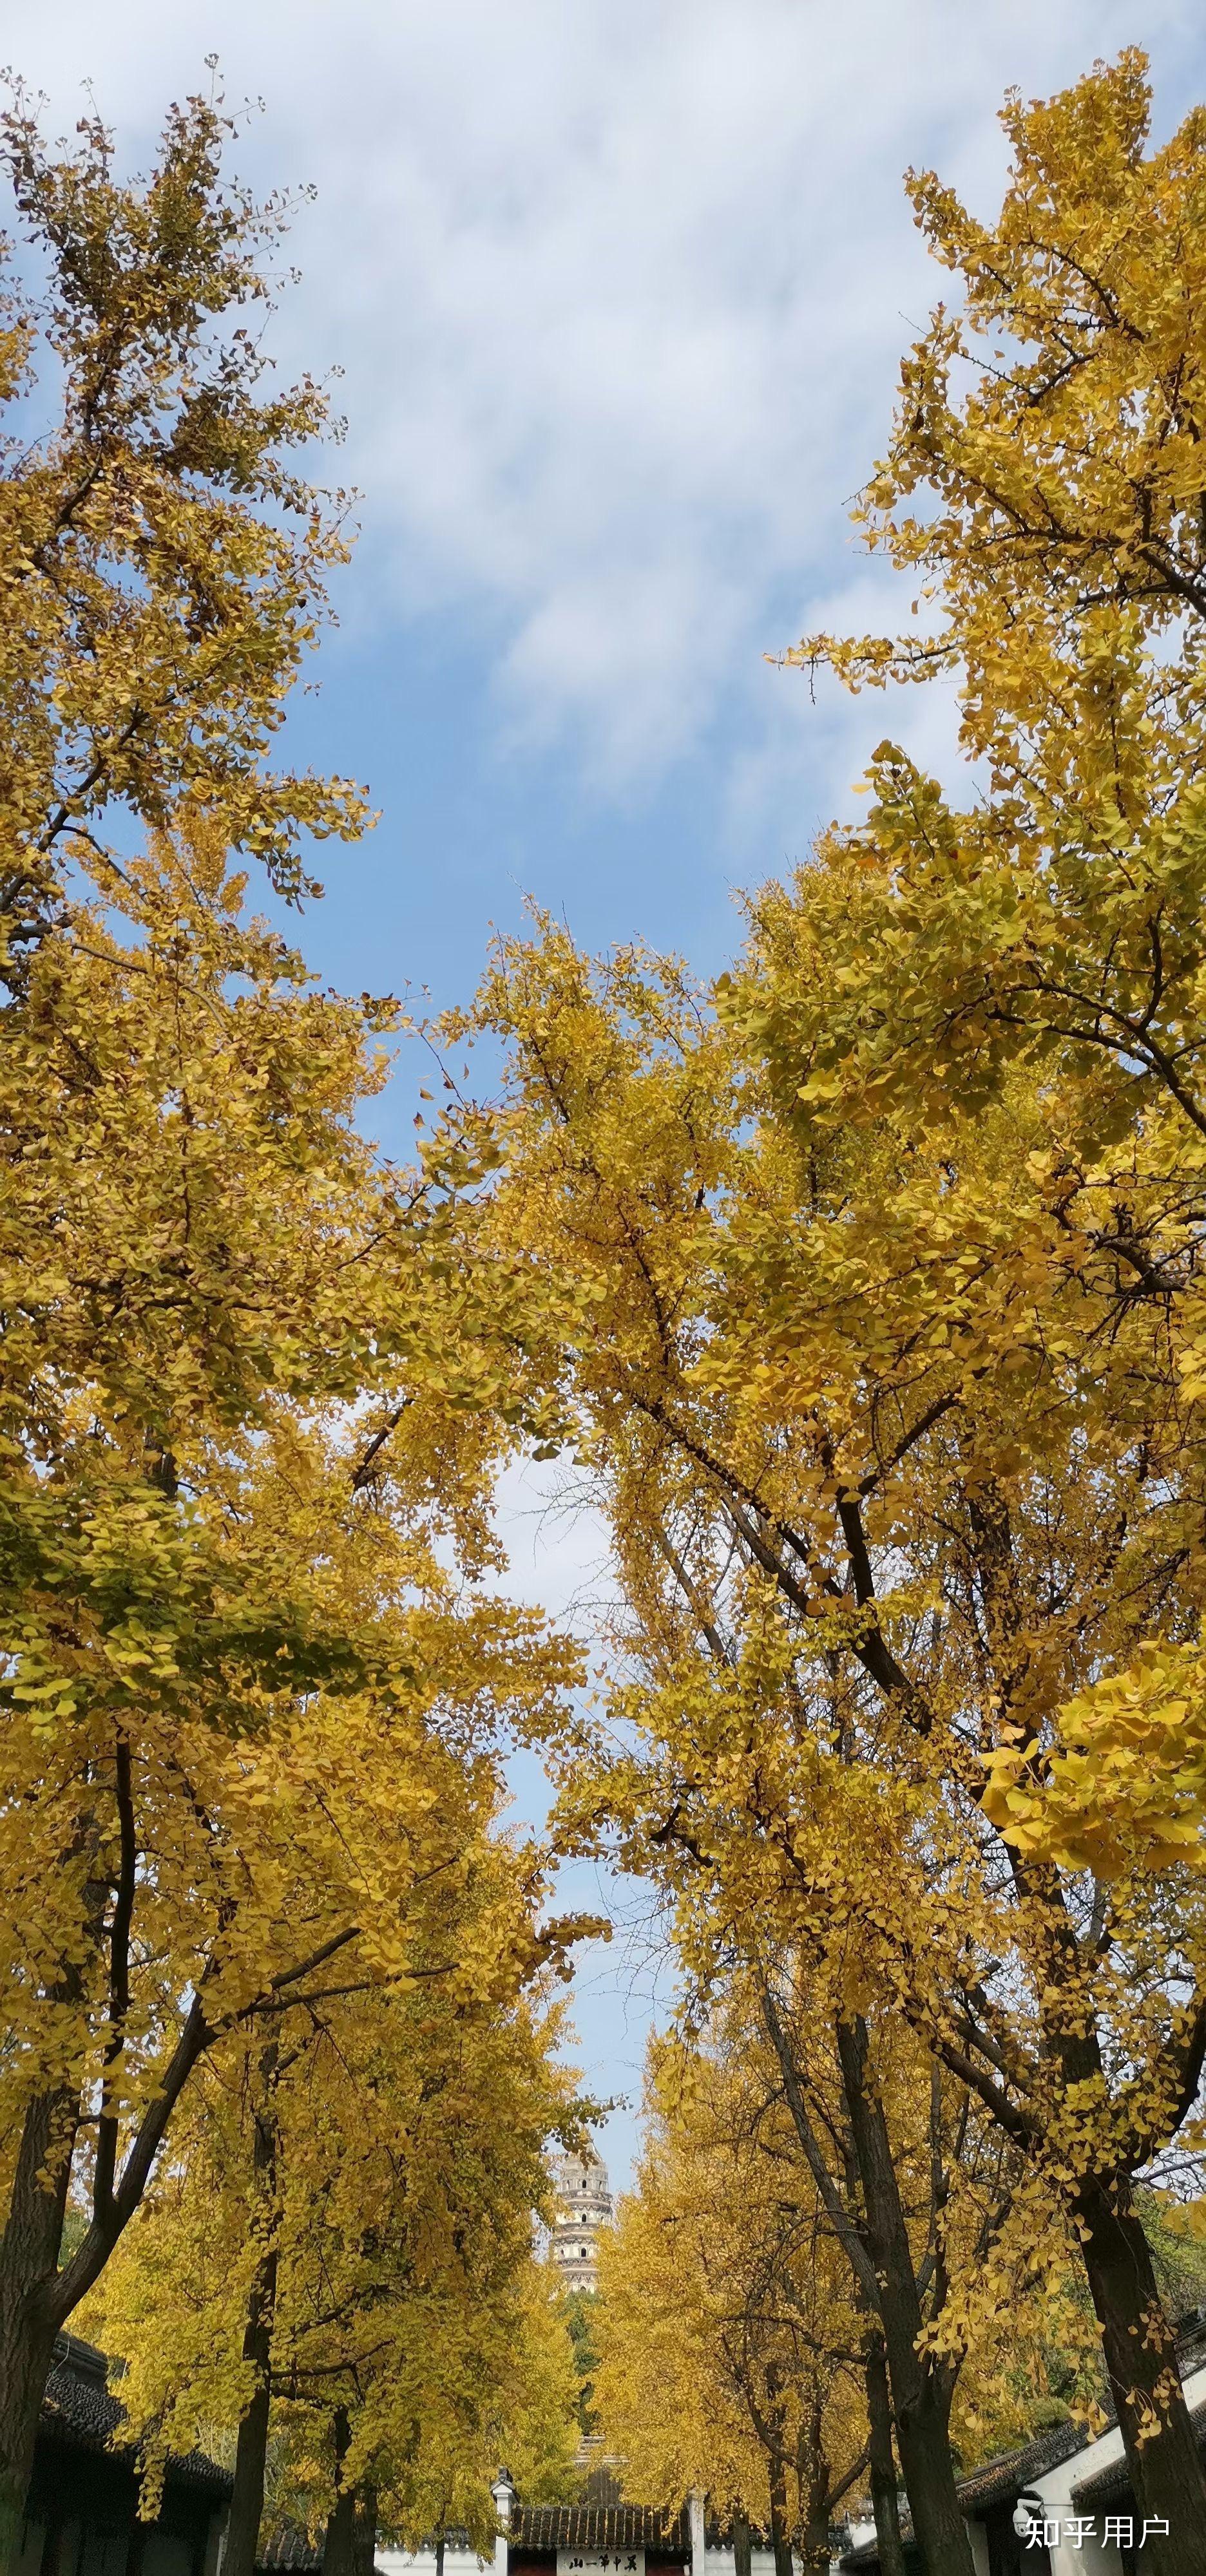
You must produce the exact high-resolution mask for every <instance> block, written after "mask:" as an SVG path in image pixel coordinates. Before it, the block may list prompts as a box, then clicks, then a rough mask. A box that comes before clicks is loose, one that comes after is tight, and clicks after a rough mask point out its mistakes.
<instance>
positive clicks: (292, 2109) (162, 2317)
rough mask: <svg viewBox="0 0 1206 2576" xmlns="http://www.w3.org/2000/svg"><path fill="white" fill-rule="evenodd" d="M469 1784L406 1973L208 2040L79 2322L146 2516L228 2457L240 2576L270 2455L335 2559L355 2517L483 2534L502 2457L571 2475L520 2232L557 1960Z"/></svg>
mask: <svg viewBox="0 0 1206 2576" xmlns="http://www.w3.org/2000/svg"><path fill="white" fill-rule="evenodd" d="M478 1790H479V1795H481V1794H483V1793H484V1805H483V1806H482V1808H481V1809H480V1811H479V1813H478V1814H477V1816H476V1817H475V1816H474V1814H473V1810H472V1806H470V1807H469V1808H468V1809H466V1806H465V1801H464V1793H463V1789H462V1791H461V1794H460V1798H459V1800H458V1795H457V1782H456V1780H455V1778H453V1779H452V1780H451V1781H450V1782H449V1784H448V1792H449V1803H450V1804H452V1805H453V1806H454V1808H455V1811H456V1814H457V1818H458V1823H459V1830H460V1832H461V1834H462V1835H463V1836H465V1837H466V1838H465V1839H464V1840H463V1841H462V1842H461V1844H460V1846H459V1848H458V1846H457V1842H456V1839H455V1835H456V1827H452V1829H451V1830H450V1826H449V1822H448V1821H447V1820H446V1819H445V1817H444V1815H443V1813H442V1812H441V1815H440V1821H439V1825H438V1828H437V1827H436V1826H435V1822H434V1819H433V1827H432V1834H431V1842H430V1847H429V1850H428V1854H427V1857H426V1864H425V1867H424V1868H423V1869H422V1870H421V1871H420V1872H419V1874H418V1876H417V1877H416V1880H415V1882H414V1885H413V1890H412V1895H411V1900H410V1905H409V1908H408V1921H407V1931H408V1936H409V1941H410V1964H409V1969H408V1973H407V1977H406V1978H396V1979H393V1980H391V1981H390V1982H388V1983H383V1982H377V1983H375V1984H373V1985H371V1986H369V1985H365V1984H364V1983H363V1982H362V1983H361V1987H360V1991H358V1992H351V1993H349V1992H346V1991H345V1992H344V1993H342V1994H341V1993H339V1992H338V1991H336V1992H335V1993H334V1994H332V1995H331V1996H329V1997H328V1998H326V1999H320V2000H317V2001H315V2002H313V2003H308V2004H307V2005H305V2006H304V2007H303V2008H300V2009H293V2010H290V2011H289V2012H288V2013H285V2014H282V2015H280V2016H278V2017H277V2020H276V2022H275V2023H274V2025H273V2026H272V2029H271V2030H270V2031H269V2032H267V2033H266V2032H265V2031H264V2030H263V2028H261V2029H259V2030H256V2029H255V2027H254V2026H248V2027H246V2028H245V2029H244V2030H242V2031H239V2032H236V2033H232V2034H231V2035H230V2037H229V2038H228V2039H227V2040H226V2041H225V2043H219V2045H218V2046H217V2047H216V2048H215V2049H214V2050H213V2051H212V2052H211V2054H210V2057H209V2059H208V2062H207V2064H206V2067H205V2069H204V2073H203V2078H202V2081H201V2082H200V2084H199V2085H198V2086H197V2087H195V2088H194V2090H193V2093H192V2095H191V2096H190V2097H189V2100H188V2102H187V2104H186V2105H185V2106H184V2117H183V2120H182V2122H181V2123H180V2124H178V2125H177V2127H176V2129H175V2130H174V2131H173V2135H172V2141H171V2152H170V2156H169V2159H168V2161H167V2162H166V2164H165V2166H164V2169H163V2172H162V2174H161V2176H160V2177H159V2179H158V2181H157V2182H156V2184H155V2185H154V2186H153V2188H152V2191H151V2193H150V2195H149V2196H148V2199H147V2201H146V2203H145V2204H144V2207H143V2210H142V2212H141V2213H140V2215H139V2217H138V2219H137V2220H136V2221H135V2223H134V2224H133V2225H132V2226H131V2228H130V2229H129V2230H128V2231H127V2234H126V2236H125V2238H124V2239H123V2242H122V2246H121V2248H120V2251H119V2252H118V2254H117V2256H116V2257H115V2260H114V2261H113V2263H111V2264H110V2266H109V2267H108V2269H107V2271H106V2273H105V2275H104V2277H103V2279H102V2281H101V2283H100V2284H99V2286H98V2290H97V2292H96V2293H95V2295H94V2298H93V2300H92V2302H91V2303H90V2304H89V2305H88V2306H86V2308H85V2311H84V2316H85V2321H86V2322H87V2323H88V2324H89V2325H90V2326H91V2327H92V2328H93V2329H94V2330H95V2331H96V2333H97V2334H98V2337H99V2338H100V2339H101V2340H102V2341H103V2342H104V2343H105V2346H106V2348H107V2349H108V2350H110V2351H111V2352H114V2353H117V2354H120V2355H121V2356H122V2358H123V2360H124V2362H125V2364H126V2369H125V2375H124V2377H123V2382H122V2397H123V2403H124V2404H125V2407H126V2411H127V2420H128V2422H129V2425H130V2428H131V2430H132V2431H133V2432H134V2433H135V2434H136V2435H139V2434H141V2436H142V2438H143V2451H144V2481H143V2507H142V2509H143V2511H144V2513H145V2512H148V2511H152V2510H153V2509H154V2505H155V2501H156V2491H157V2481H156V2479H155V2475H154V2472H155V2469H156V2467H157V2465H158V2464H159V2463H160V2462H161V2461H162V2459H163V2457H164V2456H165V2453H166V2451H167V2450H168V2449H169V2448H175V2449H178V2450H182V2451H186V2452H187V2451H188V2450H190V2449H192V2448H193V2447H194V2445H195V2444H197V2443H198V2442H205V2441H209V2442H211V2443H212V2441H213V2440H214V2438H215V2428H218V2430H219V2432H220V2431H221V2430H223V2429H224V2431H225V2435H226V2438H227V2440H233V2441H234V2493H233V2497H232V2502H231V2509H230V2516H229V2521H228V2526H227V2533H226V2543H225V2552H224V2563H225V2564H227V2565H229V2566H230V2567H231V2569H232V2570H233V2571H234V2576H247V2571H249V2570H253V2569H254V2567H255V2565H256V2563H257V2559H258V2556H259V2554H260V2552H259V2547H258V2545H257V2544H258V2542H259V2535H260V2524H261V2517H262V2512H263V2507H264V2492H265V2476H266V2471H267V2470H268V2469H269V2465H270V2463H272V2462H275V2470H274V2473H273V2476H272V2488H273V2508H272V2509H273V2510H275V2511H276V2512H277V2513H278V2514H279V2512H280V2510H281V2509H282V2506H283V2505H286V2504H287V2505H291V2506H292V2509H293V2514H294V2518H295V2519H300V2520H302V2521H305V2522H308V2523H309V2524H311V2525H312V2526H313V2525H314V2524H315V2523H316V2522H324V2523H326V2525H327V2543H326V2552H325V2557H324V2564H326V2565H328V2566H330V2567H334V2566H336V2565H338V2564H341V2563H346V2560H347V2557H348V2552H349V2547H350V2542H351V2538H352V2533H353V2530H354V2527H355V2518H356V2513H357V2510H358V2509H359V2510H360V2512H361V2513H362V2514H366V2515H367V2516H368V2518H369V2520H370V2522H371V2523H373V2524H381V2525H383V2526H384V2527H386V2528H389V2529H391V2530H393V2531H398V2532H404V2533H405V2534H406V2535H407V2536H408V2538H410V2539H411V2540H412V2541H415V2542H417V2541H418V2539H419V2538H420V2537H421V2536H422V2534H423V2532H424V2531H426V2530H428V2529H430V2528H435V2527H437V2526H438V2525H440V2524H441V2523H446V2522H448V2521H450V2520H451V2521H455V2522H456V2523H457V2524H459V2525H465V2524H467V2525H468V2526H469V2527H470V2528H472V2529H473V2530H474V2531H475V2532H476V2533H477V2534H478V2535H479V2537H484V2536H485V2535H486V2534H487V2533H488V2532H489V2530H490V2529H492V2523H493V2516H492V2507H491V2504H490V2497H489V2482H490V2479H491V2477H492V2476H493V2475H494V2473H495V2471H496V2469H497V2464H498V2460H499V2458H500V2457H504V2456H505V2457H507V2458H508V2459H509V2460H511V2461H512V2463H513V2466H514V2468H515V2469H516V2470H517V2471H519V2472H522V2473H523V2475H524V2483H525V2492H530V2493H534V2494H535V2493H539V2492H540V2491H541V2489H542V2488H543V2489H544V2490H546V2491H547V2490H548V2489H549V2488H550V2486H551V2487H552V2489H553V2490H554V2491H555V2490H556V2488H557V2486H558V2483H559V2481H560V2483H561V2484H562V2485H563V2484H564V2481H565V2478H566V2476H567V2475H568V2473H569V2472H570V2468H571V2463H572V2457H573V2452H574V2449H575V2447H576V2438H577V2420H576V2409H575V2402H574V2401H575V2397H576V2386H577V2383H576V2375H575V2372H574V2368H573V2359H572V2354H571V2351H570V2346H569V2339H568V2335H567V2333H566V2329H565V2325H564V2320H563V2319H562V2317H561V2315H560V2310H559V2304H558V2301H557V2297H556V2291H555V2286H554V2284H553V2283H552V2282H551V2281H549V2279H548V2278H547V2276H546V2274H545V2273H544V2272H543V2270H542V2268H541V2266H540V2265H539V2264H538V2263H537V2262H536V2260H535V2258H534V2253H533V2216H534V2212H535V2211H536V2210H538V2209H540V2208H541V2207H542V2206H543V2204H544V2201H545V2199H546V2197H547V2193H548V2186H549V2177H548V2168H547V2165H546V2164H545V2162H544V2156H543V2149H544V2145H545V2142H546V2139H547V2138H548V2137H549V2135H550V2133H552V2132H555V2131H557V2130H558V2129H559V2128H560V2129H562V2130H564V2129H565V2128H566V2126H567V2123H568V2122H569V2121H570V2119H571V2118H572V2117H573V2116H574V2114H575V2111H576V2106H575V2105H574V2104H573V2102H572V2100H571V2096H570V2091H569V2082H568V2078H567V2077H566V2075H565V2074H564V2072H563V2071H562V2070H561V2069H559V2068H557V2067H555V2066H554V2064H553V2061H552V2057H551V2053H550V2052H551V2048H552V2045H553V2043H554V2041H555V2038H556V2017H555V2013H554V2014H553V2016H552V2018H550V2012H549V2004H548V1995H547V1984H548V1971H547V1968H545V1967H544V1966H543V1963H542V1959H541V1955H540V1953H539V1952H538V1951H537V1952H536V1953H535V1954H534V1955H532V1954H526V1953H525V1952H524V1950H523V1948H522V1947H517V1945H516V1942H515V1927H516V1921H517V1919H518V1920H522V1919H523V1916H522V1901H520V1902H518V1903H517V1890H516V1886H515V1881H516V1880H517V1879H518V1880H519V1882H520V1887H521V1888H522V1880H523V1875H524V1872H525V1869H530V1866H531V1858H530V1855H529V1856H527V1859H526V1860H525V1855H524V1853H523V1852H522V1851H521V1850H517V1849H515V1848H514V1847H512V1846H511V1845H509V1844H507V1843H505V1842H500V1841H499V1840H498V1839H497V1837H496V1836H492V1835H491V1834H490V1832H489V1825H490V1822H491V1817H490V1794H489V1791H490V1784H489V1779H488V1776H487V1777H485V1778H483V1779H482V1780H481V1781H479V1784H478ZM443 1805H444V1801H443V1800H441V1801H440V1807H441V1811H442V1809H443ZM383 1821H384V1820H383ZM437 1831H438V1834H439V1837H440V1839H441V1841H442V1843H443V1845H444V1851H443V1857H442V1858H441V1857H438V1856H437V1851H438V1845H437V1842H436V1839H435V1836H436V1832H437ZM542 1987H543V1988H544V1989H545V1991H544V1992H542ZM236 2433H237V2438H235V2437H236Z"/></svg>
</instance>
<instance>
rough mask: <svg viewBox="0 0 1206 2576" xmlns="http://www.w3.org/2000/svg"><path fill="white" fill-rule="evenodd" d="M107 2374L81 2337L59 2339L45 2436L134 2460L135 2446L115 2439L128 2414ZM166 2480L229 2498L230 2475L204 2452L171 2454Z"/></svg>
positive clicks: (101, 2356) (46, 2403) (49, 2380)
mask: <svg viewBox="0 0 1206 2576" xmlns="http://www.w3.org/2000/svg"><path fill="white" fill-rule="evenodd" d="M107 2373H108V2363H107V2361H106V2359H105V2356H104V2353H103V2352H98V2351H97V2349H96V2346H95V2344H91V2343H84V2342H83V2341H82V2340H81V2338H80V2336H79V2335H70V2334H61V2335H56V2336H55V2344H54V2359H53V2361H52V2363H51V2366H50V2372H49V2376H48V2378H47V2381H46V2394H45V2397H44V2398H43V2401H42V2432H43V2433H44V2434H46V2435H49V2437H50V2439H51V2440H52V2441H60V2442H69V2443H70V2444H71V2446H72V2448H73V2449H75V2450H85V2451H110V2452H115V2453H116V2454H117V2456H118V2457H119V2458H124V2459H127V2460H132V2459H133V2457H134V2448H135V2446H134V2444H133V2442H122V2441H118V2440H115V2439H114V2436H115V2435H116V2434H118V2433H119V2432H120V2429H121V2426H122V2425H123V2424H124V2422H125V2420H126V2410H125V2407H124V2406H123V2405H122V2404H121V2401H120V2399H119V2398H116V2397H114V2396H113V2394H112V2392H111V2390H110V2389H109V2387H108V2385H107ZM166 2475H167V2477H168V2479H169V2480H171V2481H172V2482H173V2483H174V2482H175V2481H176V2480H177V2479H181V2480H183V2481H184V2483H185V2484H187V2485H189V2486H202V2487H211V2488H212V2489H213V2490H214V2492H215V2494H217V2495H229V2493H230V2489H231V2484H232V2481H231V2478H230V2474H229V2472H228V2471H227V2470H226V2469H220V2468H219V2467H218V2464H217V2461H216V2460H210V2459H207V2458H206V2455H205V2453H204V2451H188V2452H185V2453H183V2454H181V2453H178V2452H175V2451H173V2452H172V2454H171V2456H170V2458H169V2460H168V2464H167V2471H166Z"/></svg>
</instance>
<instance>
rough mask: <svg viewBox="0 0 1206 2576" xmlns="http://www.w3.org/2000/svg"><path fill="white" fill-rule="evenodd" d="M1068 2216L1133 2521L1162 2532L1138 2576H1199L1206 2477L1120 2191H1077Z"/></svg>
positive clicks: (1204, 2544) (1146, 2257)
mask: <svg viewBox="0 0 1206 2576" xmlns="http://www.w3.org/2000/svg"><path fill="white" fill-rule="evenodd" d="M1077 2215H1078V2217H1079V2220H1080V2224H1081V2230H1082V2237H1083V2248H1084V2259H1085V2270H1086V2272H1087V2273H1088V2276H1089V2288H1090V2290H1091V2292H1092V2295H1093V2305H1094V2307H1095V2309H1096V2311H1097V2319H1098V2323H1099V2325H1100V2327H1101V2341H1102V2348H1103V2351H1104V2354H1105V2364H1106V2369H1107V2371H1108V2373H1109V2380H1110V2389H1111V2393H1112V2395H1113V2399H1114V2403H1115V2405H1116V2407H1117V2409H1118V2422H1119V2427H1120V2429H1121V2432H1122V2439H1123V2442H1124V2444H1125V2447H1126V2460H1127V2468H1128V2470H1129V2472H1130V2480H1131V2487H1132V2490H1133V2492H1134V2497H1135V2508H1136V2512H1137V2514H1138V2516H1139V2518H1140V2521H1141V2523H1142V2522H1156V2523H1159V2522H1165V2523H1167V2525H1168V2534H1167V2537H1164V2536H1163V2535H1161V2534H1159V2533H1156V2534H1152V2535H1150V2536H1149V2537H1148V2539H1147V2540H1146V2542H1145V2545H1144V2550H1143V2569H1144V2576H1206V2472H1204V2471H1203V2466H1202V2460H1201V2456H1200V2454H1199V2451H1198V2446H1197V2443H1196V2441H1195V2439H1194V2433H1193V2426H1192V2424H1191V2423H1190V2420H1189V2409H1188V2407H1187V2406H1186V2403H1185V2398H1184V2394H1183V2392H1182V2388H1181V2380H1180V2374H1179V2372H1178V2370H1177V2362H1176V2344H1175V2338H1174V2336H1173V2332H1172V2328H1171V2326H1170V2325H1169V2322H1168V2319H1167V2317H1166V2315H1165V2313H1164V2306H1163V2302H1162V2300H1161V2298H1160V2293H1159V2291H1158V2289H1157V2287H1156V2276H1155V2273H1154V2271H1153V2269H1152V2258H1151V2250H1150V2248H1149V2245H1148V2242H1147V2238H1146V2236H1145V2235H1144V2232H1143V2228H1142V2225H1141V2223H1140V2221H1139V2219H1138V2218H1137V2217H1136V2215H1135V2211H1134V2208H1133V2206H1132V2203H1131V2196H1130V2187H1129V2184H1126V2183H1118V2184H1116V2185H1115V2186H1114V2188H1113V2190H1112V2191H1111V2190H1109V2189H1107V2188H1106V2187H1104V2186H1100V2187H1098V2188H1097V2189H1092V2188H1089V2189H1086V2190H1085V2191H1083V2192H1082V2194H1081V2197H1080V2201H1079V2205H1078V2210H1077ZM1145 2433H1146V2434H1147V2437H1148V2438H1147V2439H1146V2440H1145V2439H1144V2435H1145Z"/></svg>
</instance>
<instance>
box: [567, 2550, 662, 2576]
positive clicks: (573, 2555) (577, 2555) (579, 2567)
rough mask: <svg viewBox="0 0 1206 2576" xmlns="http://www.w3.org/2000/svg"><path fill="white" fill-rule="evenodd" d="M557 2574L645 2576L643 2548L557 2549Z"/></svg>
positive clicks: (570, 2575)
mask: <svg viewBox="0 0 1206 2576" xmlns="http://www.w3.org/2000/svg"><path fill="white" fill-rule="evenodd" d="M557 2576H645V2552H644V2550H643V2549H559V2550H558V2552H557Z"/></svg>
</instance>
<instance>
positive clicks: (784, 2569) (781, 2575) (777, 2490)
mask: <svg viewBox="0 0 1206 2576" xmlns="http://www.w3.org/2000/svg"><path fill="white" fill-rule="evenodd" d="M770 2536H771V2548H772V2549H773V2551H774V2553H775V2576H793V2570H792V2558H791V2534H790V2532H789V2530H788V2528H787V2472H786V2470H785V2468H784V2466H783V2462H782V2460H775V2461H773V2462H772V2464H771V2473H770Z"/></svg>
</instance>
